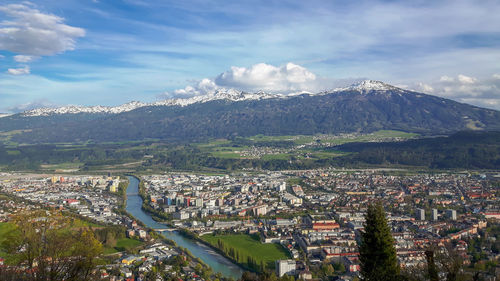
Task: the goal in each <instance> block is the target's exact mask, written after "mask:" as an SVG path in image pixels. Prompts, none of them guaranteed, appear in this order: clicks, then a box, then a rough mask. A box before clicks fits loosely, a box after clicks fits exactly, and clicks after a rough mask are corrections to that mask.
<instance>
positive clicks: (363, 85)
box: [333, 80, 404, 94]
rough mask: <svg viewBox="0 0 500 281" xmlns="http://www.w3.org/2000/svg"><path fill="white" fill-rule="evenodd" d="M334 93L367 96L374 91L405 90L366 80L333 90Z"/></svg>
mask: <svg viewBox="0 0 500 281" xmlns="http://www.w3.org/2000/svg"><path fill="white" fill-rule="evenodd" d="M333 91H334V92H343V91H358V92H360V93H362V94H366V93H369V92H372V91H399V92H404V90H403V89H400V88H398V87H395V86H392V85H389V84H387V83H384V82H381V81H376V80H364V81H361V82H358V83H354V84H352V85H350V86H348V87H344V88H337V89H335V90H333Z"/></svg>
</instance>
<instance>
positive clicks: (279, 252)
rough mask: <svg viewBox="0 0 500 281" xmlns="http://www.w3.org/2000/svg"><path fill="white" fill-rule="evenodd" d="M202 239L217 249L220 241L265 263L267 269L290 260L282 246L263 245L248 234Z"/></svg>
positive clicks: (208, 236)
mask: <svg viewBox="0 0 500 281" xmlns="http://www.w3.org/2000/svg"><path fill="white" fill-rule="evenodd" d="M201 239H203V240H204V241H207V242H208V243H210V244H211V245H213V246H214V247H217V241H218V240H219V239H220V240H221V241H223V242H224V244H225V245H228V246H230V247H233V248H234V249H235V250H237V251H238V252H239V253H240V254H242V255H245V256H246V255H247V256H251V257H253V258H254V259H255V260H256V261H257V263H259V264H260V262H261V261H263V262H264V264H266V267H267V268H274V262H275V261H276V260H279V259H287V258H289V254H288V252H287V251H286V250H285V249H284V248H283V247H282V246H281V245H278V244H263V243H261V242H260V241H259V240H258V239H256V238H255V237H253V236H250V235H246V234H227V235H216V236H213V235H204V236H202V237H201Z"/></svg>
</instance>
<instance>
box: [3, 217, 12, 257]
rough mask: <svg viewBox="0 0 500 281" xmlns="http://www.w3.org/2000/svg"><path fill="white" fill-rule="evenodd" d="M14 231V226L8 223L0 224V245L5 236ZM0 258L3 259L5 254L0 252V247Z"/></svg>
mask: <svg viewBox="0 0 500 281" xmlns="http://www.w3.org/2000/svg"><path fill="white" fill-rule="evenodd" d="M13 229H14V225H13V224H12V223H8V222H0V245H1V244H2V243H3V241H4V239H5V235H7V233H9V232H10V231H11V230H13ZM0 257H5V252H3V251H2V248H1V246H0Z"/></svg>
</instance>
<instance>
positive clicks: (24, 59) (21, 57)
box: [14, 55, 36, 63]
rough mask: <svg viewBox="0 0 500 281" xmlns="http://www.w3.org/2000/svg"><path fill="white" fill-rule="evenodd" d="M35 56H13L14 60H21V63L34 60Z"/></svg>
mask: <svg viewBox="0 0 500 281" xmlns="http://www.w3.org/2000/svg"><path fill="white" fill-rule="evenodd" d="M35 58H36V57H34V56H25V55H17V56H14V60H15V61H17V62H23V63H27V62H31V61H33V60H35Z"/></svg>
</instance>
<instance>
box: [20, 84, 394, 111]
mask: <svg viewBox="0 0 500 281" xmlns="http://www.w3.org/2000/svg"><path fill="white" fill-rule="evenodd" d="M388 90H392V91H403V90H402V89H400V88H397V87H394V86H391V85H389V84H386V83H383V82H380V81H376V80H365V81H361V82H358V83H355V84H353V85H351V86H349V87H345V88H337V89H334V90H332V91H325V92H320V93H317V94H313V93H310V92H306V91H301V92H296V93H290V94H288V95H286V94H274V93H266V92H262V91H259V92H256V93H247V92H243V91H238V90H235V89H232V88H231V89H225V88H219V89H217V90H215V91H213V92H210V93H207V94H205V95H197V96H192V97H185V98H172V99H165V100H162V101H157V102H153V103H142V102H139V101H132V102H129V103H126V104H122V105H119V106H114V107H111V106H100V105H97V106H75V105H69V106H63V107H58V108H37V109H33V110H29V111H25V112H23V113H22V115H23V116H50V115H59V114H78V113H94V114H95V113H101V114H118V113H122V112H127V111H132V110H134V109H136V108H140V107H144V106H188V105H190V104H194V103H205V102H209V101H214V100H228V101H243V100H263V99H271V98H287V97H293V96H297V95H302V94H307V95H325V94H329V93H334V92H341V91H358V92H360V93H362V94H366V93H369V92H372V91H388Z"/></svg>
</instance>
